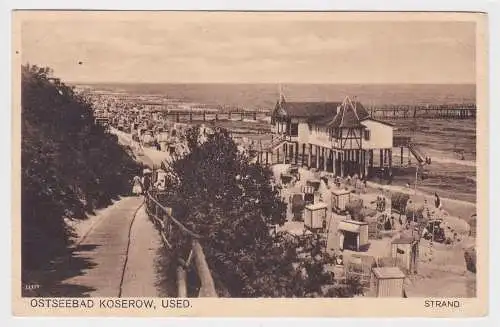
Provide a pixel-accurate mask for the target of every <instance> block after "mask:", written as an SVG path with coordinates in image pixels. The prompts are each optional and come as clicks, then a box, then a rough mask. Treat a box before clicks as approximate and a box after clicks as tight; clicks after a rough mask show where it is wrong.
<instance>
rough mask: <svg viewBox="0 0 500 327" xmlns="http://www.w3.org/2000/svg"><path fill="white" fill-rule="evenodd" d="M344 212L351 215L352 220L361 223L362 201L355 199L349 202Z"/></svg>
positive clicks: (362, 217)
mask: <svg viewBox="0 0 500 327" xmlns="http://www.w3.org/2000/svg"><path fill="white" fill-rule="evenodd" d="M345 209H346V211H347V212H348V213H349V214H350V215H351V217H352V219H354V220H359V221H362V220H363V219H364V215H363V200H361V199H355V200H352V201H349V203H347V204H346V205H345Z"/></svg>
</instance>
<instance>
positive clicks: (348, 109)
mask: <svg viewBox="0 0 500 327" xmlns="http://www.w3.org/2000/svg"><path fill="white" fill-rule="evenodd" d="M369 116H370V115H369V114H368V112H367V111H366V109H365V108H364V107H363V105H362V104H361V103H359V102H358V101H352V100H351V99H350V98H349V97H348V96H346V97H345V99H344V101H342V104H340V106H339V107H338V110H337V115H335V117H334V118H333V120H332V121H331V122H330V123H329V124H328V127H333V128H350V127H362V126H363V125H362V124H361V121H362V120H363V119H366V118H367V117H369Z"/></svg>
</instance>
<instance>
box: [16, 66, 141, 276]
mask: <svg viewBox="0 0 500 327" xmlns="http://www.w3.org/2000/svg"><path fill="white" fill-rule="evenodd" d="M21 73H22V76H21V78H22V79H21V110H22V112H21V113H22V119H21V132H22V136H21V192H22V193H21V210H22V211H21V213H22V217H21V223H22V225H21V233H22V265H23V270H24V269H31V268H37V267H40V266H41V265H44V264H46V263H47V262H49V261H50V260H51V259H53V258H54V257H55V256H57V255H60V254H62V253H64V251H66V250H67V248H68V247H69V246H70V245H71V244H70V236H71V233H72V231H71V229H70V228H68V226H67V224H66V223H65V219H66V218H69V219H85V218H86V213H88V212H92V211H93V210H94V209H96V208H99V207H103V206H106V205H108V204H110V203H111V200H112V199H113V198H116V197H117V196H118V195H121V194H126V193H127V192H129V190H130V186H129V180H130V178H131V176H133V175H132V174H133V173H135V172H136V170H137V169H138V166H137V165H136V164H135V162H134V161H133V160H132V159H131V158H130V157H129V156H128V155H127V153H126V152H125V150H124V149H123V148H122V147H121V146H120V145H119V144H118V143H117V139H116V137H115V136H114V135H110V134H108V133H106V131H105V130H104V129H103V128H102V127H101V126H99V125H96V124H95V121H94V117H93V110H92V105H91V104H90V103H89V102H87V101H86V100H85V99H84V98H83V97H82V96H80V95H78V94H76V93H75V92H74V91H73V89H72V88H71V87H69V86H67V85H65V84H64V83H62V82H61V81H60V80H59V79H57V78H54V77H53V76H52V71H51V69H49V68H40V67H37V66H30V65H26V66H23V67H22V70H21Z"/></svg>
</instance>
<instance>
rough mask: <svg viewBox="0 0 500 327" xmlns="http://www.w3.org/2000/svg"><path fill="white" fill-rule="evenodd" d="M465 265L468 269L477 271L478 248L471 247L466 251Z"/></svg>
mask: <svg viewBox="0 0 500 327" xmlns="http://www.w3.org/2000/svg"><path fill="white" fill-rule="evenodd" d="M464 259H465V266H466V267H467V270H468V271H470V272H473V273H476V248H475V247H470V248H468V249H466V250H465V251H464Z"/></svg>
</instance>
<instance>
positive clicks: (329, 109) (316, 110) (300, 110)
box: [273, 101, 341, 118]
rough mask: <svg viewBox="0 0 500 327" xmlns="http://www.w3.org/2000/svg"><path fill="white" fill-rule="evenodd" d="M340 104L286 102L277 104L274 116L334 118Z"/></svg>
mask: <svg viewBox="0 0 500 327" xmlns="http://www.w3.org/2000/svg"><path fill="white" fill-rule="evenodd" d="M340 104H341V103H340V102H286V101H282V102H281V103H280V102H278V103H277V104H276V108H275V109H274V112H273V115H275V116H278V117H279V116H281V117H285V116H288V117H301V118H302V117H304V118H320V117H333V116H335V114H336V113H337V107H338V106H339V105H340Z"/></svg>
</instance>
